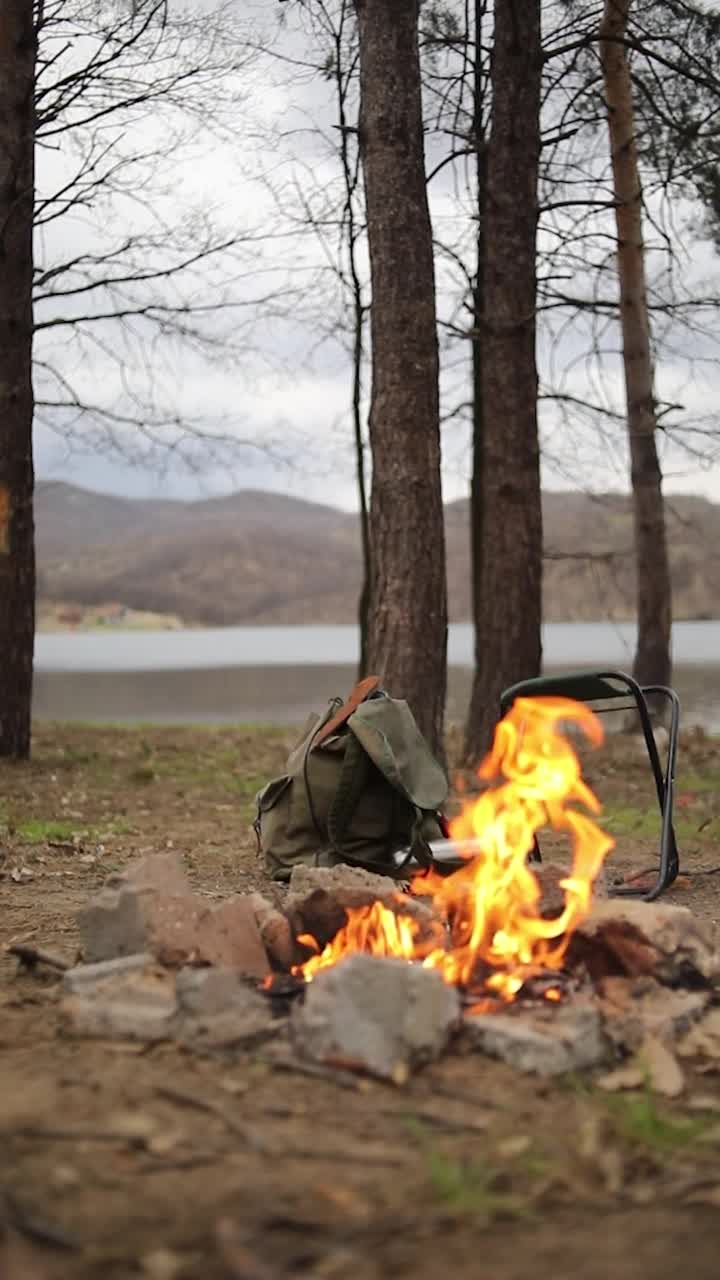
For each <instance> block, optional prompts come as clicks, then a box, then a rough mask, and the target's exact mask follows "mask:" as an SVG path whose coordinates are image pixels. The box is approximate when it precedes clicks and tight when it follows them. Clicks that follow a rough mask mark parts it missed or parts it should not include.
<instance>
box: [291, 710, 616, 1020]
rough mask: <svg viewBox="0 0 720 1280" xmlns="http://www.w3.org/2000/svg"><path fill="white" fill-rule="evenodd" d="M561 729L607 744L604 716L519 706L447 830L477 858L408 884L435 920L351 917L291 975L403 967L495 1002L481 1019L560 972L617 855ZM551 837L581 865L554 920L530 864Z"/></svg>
mask: <svg viewBox="0 0 720 1280" xmlns="http://www.w3.org/2000/svg"><path fill="white" fill-rule="evenodd" d="M565 726H574V727H576V729H577V730H579V731H580V732H581V733H582V734H583V735H584V736H585V737H586V738H587V740H588V741H589V742H590V743H592V744H593V745H594V746H599V745H600V744H601V743H602V740H603V730H602V726H601V724H600V721H599V720H598V718H597V716H596V715H594V713H593V712H592V711H590V710H589V708H588V707H586V706H585V705H583V704H581V703H578V702H574V701H571V700H570V699H567V698H552V697H544V698H519V699H517V700H516V702H515V703H514V704H513V706H512V708H511V710H510V711H509V712H508V714H507V715H506V716H505V718H504V719H503V720H502V721H501V722H500V724H499V725H498V727H497V730H496V734H495V740H494V743H493V747H492V750H491V751H490V753H489V755H488V756H487V757H486V759H485V760H484V761H483V763H482V764H481V766H480V769H479V774H480V777H481V778H482V779H483V780H484V781H486V782H488V783H490V784H491V785H490V786H489V787H488V789H487V790H485V791H484V792H483V793H482V794H481V795H480V796H479V798H477V799H476V800H474V801H472V802H470V803H468V804H467V805H466V806H465V807H464V808H463V811H462V812H461V814H460V815H459V817H458V818H457V819H456V820H455V821H454V822H453V823H452V824H451V837H452V838H453V839H454V840H457V841H459V842H463V846H464V847H465V848H468V847H469V848H471V849H472V850H474V851H476V852H474V855H469V856H468V857H467V859H466V861H465V863H464V865H463V866H461V867H460V868H459V869H458V870H457V871H455V872H454V873H453V874H451V875H449V876H445V877H443V876H441V875H439V874H438V873H437V872H434V871H430V872H426V873H422V874H419V875H417V876H416V877H415V878H414V880H413V882H412V886H411V893H412V895H413V896H416V897H418V898H420V899H423V900H425V901H429V902H430V903H431V904H432V915H431V916H430V918H429V920H428V919H423V918H418V917H417V916H411V915H408V914H404V913H403V911H402V910H394V909H393V908H392V907H391V906H387V905H384V904H383V903H382V902H373V903H370V904H368V905H366V906H362V907H357V908H350V909H348V911H347V923H346V924H345V925H344V926H343V927H342V928H341V929H340V930H339V931H338V933H337V934H336V935H335V937H334V938H332V939H331V940H330V941H329V942H328V943H327V945H326V946H325V947H324V948H321V947H320V946H319V945H318V942H317V940H316V938H315V937H313V936H312V934H309V933H303V934H301V935H300V936H299V937H298V942H299V943H300V944H301V945H302V946H304V947H305V948H308V949H310V950H311V951H312V952H313V953H314V954H312V955H311V956H310V957H309V958H308V959H306V960H305V961H304V963H302V964H299V965H297V966H295V967H294V969H293V972H294V973H295V974H296V975H297V976H299V977H302V978H304V979H305V981H306V982H311V981H312V980H313V978H314V977H315V976H316V975H317V974H318V973H319V972H321V971H322V970H324V969H328V968H330V967H332V966H334V965H336V964H338V963H339V962H340V961H341V960H343V959H344V958H346V957H347V956H349V955H351V954H355V953H358V952H364V953H368V954H370V955H375V956H386V957H396V958H399V959H404V960H407V961H409V962H413V963H416V964H419V965H422V966H423V967H424V968H426V969H435V970H437V971H438V973H439V974H440V975H441V977H442V978H443V979H444V981H445V982H446V983H448V984H449V985H452V986H456V987H459V988H461V989H462V990H463V991H464V992H466V993H474V994H476V995H477V996H478V997H481V996H490V997H492V999H491V1000H490V1001H486V1004H485V1005H483V1004H482V1003H481V1004H480V1005H479V1006H478V1010H479V1009H480V1008H483V1007H487V1008H491V1007H492V1005H493V1003H494V1002H496V1001H497V1000H498V999H499V1000H500V1001H503V1002H511V1001H514V1000H515V999H516V998H517V997H518V995H519V994H520V993H521V992H522V991H523V990H524V989H525V988H526V986H527V984H528V983H529V982H530V981H531V980H536V979H538V978H540V979H542V978H544V977H546V976H547V975H552V974H555V973H557V972H558V971H560V970H561V968H562V965H563V961H564V958H565V955H566V952H567V949H568V946H569V943H570V940H571V938H572V935H573V933H574V931H575V930H576V928H577V926H578V925H579V924H580V923H581V922H582V921H583V920H584V919H586V918H587V915H588V913H589V910H590V905H591V898H592V889H593V883H594V881H595V879H596V877H597V875H598V872H599V870H600V868H601V866H602V864H603V861H604V859H605V857H606V855H607V854H608V852H609V851H610V849H611V848H612V847H613V840H612V839H611V837H610V836H608V835H607V833H606V832H605V831H603V830H602V828H601V827H600V826H598V824H597V823H596V822H595V820H594V818H593V817H592V816H591V815H593V814H594V815H597V814H598V813H599V812H600V808H601V806H600V803H599V801H598V799H597V797H596V796H595V795H594V793H593V792H592V791H591V790H590V788H589V787H588V786H587V785H586V783H585V782H584V781H583V779H582V771H581V766H580V761H579V758H578V755H577V752H576V751H575V749H574V747H573V745H572V743H571V741H570V739H569V737H568V736H567V734H566V733H564V732H563V728H564V727H565ZM578 805H579V806H582V809H579V808H577V807H575V806H578ZM583 809H584V810H588V811H589V812H583V811H582V810H583ZM543 827H551V828H552V829H553V830H555V831H557V832H561V833H564V834H566V835H567V836H568V837H569V839H570V842H571V847H572V859H573V860H572V869H571V871H570V874H569V875H568V876H567V877H566V878H565V879H563V880H561V881H560V888H561V889H562V891H563V893H564V907H563V909H562V910H561V912H560V913H559V914H558V915H556V916H554V917H552V918H550V919H547V918H545V917H544V916H543V914H542V910H541V898H542V890H541V886H540V884H539V882H538V879H537V877H536V875H535V874H534V872H533V870H532V868H531V867H530V866H529V865H528V854H529V853H530V851H531V850H532V848H533V842H534V838H535V836H536V834H537V832H538V831H540V830H541V828H543ZM537 989H538V991H540V993H541V994H542V996H543V998H544V999H546V1000H550V1001H557V1000H559V999H561V995H562V993H561V989H560V987H558V986H557V985H554V984H552V983H551V984H549V985H548V984H547V983H546V984H545V985H542V984H540V986H538V988H537Z"/></svg>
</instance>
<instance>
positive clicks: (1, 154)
mask: <svg viewBox="0 0 720 1280" xmlns="http://www.w3.org/2000/svg"><path fill="white" fill-rule="evenodd" d="M34 81H35V31H34V26H33V2H32V0H1V3H0V655H1V660H0V756H16V757H25V756H27V755H29V752H30V704H31V698H32V664H33V644H34V634H35V546H34V544H35V540H34V524H33V460H32V419H33V394H32V375H31V357H32V324H33V317H32V280H33V256H32V226H33V203H34V190H33V189H34Z"/></svg>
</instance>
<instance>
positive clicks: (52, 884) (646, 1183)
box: [0, 725, 720, 1280]
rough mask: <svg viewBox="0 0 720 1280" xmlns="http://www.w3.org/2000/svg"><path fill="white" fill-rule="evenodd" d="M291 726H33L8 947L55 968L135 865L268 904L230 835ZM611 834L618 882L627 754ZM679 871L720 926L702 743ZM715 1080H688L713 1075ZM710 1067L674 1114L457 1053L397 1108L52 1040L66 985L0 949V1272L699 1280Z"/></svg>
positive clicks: (639, 850)
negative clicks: (165, 868) (156, 857)
mask: <svg viewBox="0 0 720 1280" xmlns="http://www.w3.org/2000/svg"><path fill="white" fill-rule="evenodd" d="M289 741H290V739H289V736H288V733H287V731H279V730H273V729H269V728H263V727H262V726H256V727H252V728H247V729H240V728H238V729H221V730H211V729H207V730H205V729H199V728H192V729H174V728H138V729H132V730H123V729H116V728H107V729H105V728H98V727H84V726H47V725H44V726H41V727H39V728H38V730H37V733H36V738H35V752H34V759H33V761H32V763H30V764H27V765H15V766H12V765H8V764H4V765H2V766H0V945H2V944H4V945H5V946H7V945H10V944H12V943H16V942H20V941H29V942H32V943H33V944H35V945H36V946H38V947H43V948H46V949H49V950H52V951H55V952H57V953H60V954H61V955H63V956H65V957H66V958H68V959H74V958H75V956H76V954H77V948H78V935H77V930H76V925H75V913H76V911H77V909H78V907H80V906H81V905H82V904H83V903H84V902H85V901H86V899H87V897H88V895H89V894H90V893H91V892H92V891H93V890H95V889H96V888H98V887H99V886H100V885H101V884H102V883H103V881H104V879H105V877H106V875H107V874H108V873H109V872H110V871H111V870H113V869H117V868H119V867H121V866H123V865H124V864H125V863H126V862H127V861H128V860H129V859H130V858H132V857H133V856H136V855H137V854H138V853H141V852H144V851H149V850H157V849H165V848H172V849H175V850H177V852H178V853H179V854H180V855H181V856H182V858H183V861H184V863H185V865H186V867H187V870H188V873H189V875H190V877H191V879H192V880H193V882H194V883H195V885H196V887H197V888H198V890H199V891H201V892H202V893H203V894H205V895H206V896H207V897H209V898H219V897H222V896H223V895H226V894H228V893H231V892H236V891H238V890H244V889H246V888H248V887H250V886H253V887H255V886H261V885H262V883H263V874H262V869H261V867H260V865H259V864H258V861H257V858H256V854H255V843H254V837H253V836H252V833H251V832H250V831H249V829H248V823H249V819H250V816H251V807H252V797H253V795H254V793H255V791H256V789H257V787H258V786H259V785H260V784H261V783H262V782H263V781H265V780H266V779H267V778H268V777H270V776H272V775H273V774H274V773H276V772H277V771H278V769H279V766H280V764H281V762H282V759H283V757H284V755H285V753H286V751H287V748H288V745H289ZM588 774H589V778H590V781H591V782H592V783H593V784H594V785H596V786H597V789H598V791H599V793H600V794H601V796H602V797H604V798H605V800H606V802H607V808H606V813H605V821H606V823H607V826H608V827H609V828H610V829H611V830H612V831H613V833H614V834H615V835H616V838H617V843H618V847H617V850H616V852H615V853H613V855H611V860H610V863H609V868H608V871H609V877H610V878H611V879H612V878H613V877H615V876H620V875H622V874H627V872H628V871H634V870H641V869H643V868H644V867H650V866H651V865H652V863H653V861H654V860H655V859H656V855H657V817H656V814H655V812H654V809H653V796H652V790H651V785H650V778H649V773H648V772H647V769H646V767H645V765H644V763H643V760H642V757H641V755H640V752H639V749H638V746H637V744H636V743H635V742H633V741H628V740H627V739H622V740H620V739H617V740H613V741H612V742H611V743H610V744H609V745H608V746H606V747H605V748H603V749H602V751H601V752H599V753H598V754H597V756H596V757H595V758H594V759H593V761H592V763H591V764H590V766H589V769H588ZM676 805H677V824H676V825H677V832H678V843H679V846H680V850H681V858H682V863H683V870H684V872H687V873H688V874H687V875H685V876H683V878H682V879H681V881H680V883H679V885H678V887H677V888H675V889H674V890H673V891H672V892H671V893H670V894H668V900H670V901H674V902H681V903H683V904H685V905H687V906H689V907H691V908H692V909H693V910H694V911H696V912H697V913H698V914H699V915H702V916H704V917H706V918H708V919H710V920H712V921H713V922H715V924H717V922H718V921H720V742H717V741H712V740H709V739H707V738H705V737H703V736H702V735H700V734H696V735H692V736H689V737H687V738H686V739H685V740H684V741H683V743H682V750H681V755H680V769H679V777H678V785H677V799H676ZM706 1065H707V1064H706ZM718 1207H720V1063H719V1064H718V1071H717V1072H716V1073H714V1072H708V1071H707V1070H706V1069H705V1068H703V1069H702V1071H701V1069H700V1064H692V1063H691V1064H689V1066H688V1068H687V1088H686V1091H685V1094H684V1095H683V1097H682V1098H681V1099H680V1100H679V1101H678V1102H675V1103H668V1102H664V1101H661V1100H658V1099H657V1098H655V1097H653V1096H652V1095H651V1094H649V1093H647V1092H646V1091H639V1092H636V1093H631V1094H624V1095H621V1096H620V1095H612V1096H609V1095H606V1094H605V1093H603V1092H602V1091H601V1090H600V1089H598V1088H597V1087H595V1086H594V1084H593V1081H592V1079H583V1080H579V1079H570V1080H568V1079H561V1080H555V1081H552V1082H551V1083H547V1082H538V1081H537V1080H534V1079H531V1078H527V1077H522V1076H519V1075H516V1074H514V1073H512V1072H511V1071H510V1070H509V1069H508V1068H506V1067H503V1066H501V1065H499V1064H497V1063H494V1062H491V1061H489V1060H487V1059H485V1058H483V1057H480V1056H478V1055H466V1056H457V1055H455V1056H449V1057H447V1058H446V1059H445V1060H444V1061H443V1062H441V1063H439V1064H436V1065H434V1066H432V1067H430V1068H427V1069H426V1070H425V1071H424V1072H421V1073H419V1074H418V1075H417V1076H415V1077H414V1079H413V1080H412V1081H411V1083H410V1084H409V1085H408V1086H407V1087H405V1088H404V1089H402V1090H398V1089H396V1088H394V1087H391V1086H387V1085H383V1084H381V1083H377V1082H374V1081H368V1080H362V1079H358V1080H354V1079H352V1078H346V1077H344V1076H341V1075H338V1074H337V1073H332V1072H330V1073H327V1076H323V1075H322V1073H321V1074H320V1075H319V1076H318V1077H313V1076H309V1075H306V1074H303V1073H302V1072H301V1071H299V1070H298V1071H297V1072H296V1071H280V1070H278V1068H277V1066H275V1065H273V1064H272V1063H271V1062H270V1061H269V1060H268V1059H267V1058H264V1057H263V1053H262V1051H261V1050H255V1051H254V1052H252V1053H246V1054H244V1055H242V1056H233V1055H231V1054H227V1055H217V1056H214V1057H200V1056H197V1055H195V1054H191V1053H189V1052H186V1051H181V1050H179V1049H178V1048H177V1047H174V1046H172V1045H168V1044H161V1045H155V1046H152V1047H151V1048H149V1049H146V1048H144V1047H142V1046H138V1045H136V1044H132V1043H106V1042H97V1041H95V1042H91V1041H80V1040H73V1039H70V1038H67V1037H64V1036H63V1035H61V1034H60V1031H59V1028H58V1016H57V981H56V979H55V978H54V977H53V976H52V974H50V973H48V972H47V971H44V970H43V971H36V972H34V973H29V972H27V971H24V970H21V969H19V968H18V965H17V961H16V960H15V959H14V958H13V957H11V956H9V955H7V953H3V952H0V1224H4V1227H5V1236H4V1243H0V1278H1V1280H90V1278H91V1277H92V1278H93V1280H95V1278H99V1277H101V1276H102V1277H103V1280H125V1277H128V1278H130V1277H136V1276H141V1277H142V1276H147V1277H151V1278H155V1280H176V1278H177V1280H221V1278H223V1280H276V1278H278V1280H279V1278H281V1277H285V1276H290V1275H302V1276H308V1277H317V1280H334V1277H342V1280H345V1277H346V1276H348V1275H352V1276H353V1277H354V1280H384V1278H385V1277H390V1276H392V1277H397V1276H413V1277H415V1278H417V1280H431V1277H432V1278H433V1280H434V1278H435V1277H436V1276H437V1275H438V1274H439V1273H440V1271H441V1269H442V1271H443V1272H446V1273H448V1274H450V1273H452V1274H453V1276H455V1277H457V1280H466V1278H467V1280H475V1278H476V1277H479V1278H481V1280H521V1278H522V1280H526V1278H527V1277H528V1276H529V1275H534V1274H543V1273H545V1274H552V1275H553V1277H554V1280H571V1278H572V1280H575V1278H581V1280H606V1278H607V1277H610V1276H612V1277H613V1278H614V1280H641V1278H642V1280H644V1278H645V1277H653V1280H676V1276H677V1271H678V1267H679V1266H682V1268H683V1270H684V1272H685V1273H686V1274H687V1275H690V1276H693V1277H694V1280H711V1277H712V1280H715V1277H716V1276H717V1275H718V1272H719V1270H720V1261H719V1259H718V1251H719V1249H720V1225H719V1223H720V1219H719V1216H718Z"/></svg>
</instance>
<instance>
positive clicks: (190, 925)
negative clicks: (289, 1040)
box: [78, 884, 269, 978]
mask: <svg viewBox="0 0 720 1280" xmlns="http://www.w3.org/2000/svg"><path fill="white" fill-rule="evenodd" d="M78 924H79V926H80V933H81V936H82V940H83V947H84V952H85V958H86V959H87V960H88V961H89V962H91V963H92V962H95V961H100V960H113V959H115V958H117V957H119V956H129V955H135V954H137V953H139V952H143V951H151V952H152V954H153V955H154V956H156V958H157V959H158V960H160V961H161V962H162V963H163V964H168V965H182V964H187V963H195V964H214V965H221V966H226V967H228V968H234V969H238V970H239V971H240V972H242V973H244V974H247V975H248V976H249V977H253V978H262V977H264V976H265V975H266V974H267V972H268V970H269V964H268V959H267V955H266V952H265V948H264V946H263V944H262V939H261V938H260V931H259V929H258V926H257V923H256V920H255V914H254V912H253V909H252V905H251V903H250V902H249V900H248V899H247V898H245V897H242V896H238V897H235V898H228V899H226V900H225V901H224V902H220V903H218V904H217V905H216V906H210V905H209V904H208V903H207V902H206V901H205V900H204V899H202V898H200V897H198V896H197V895H196V894H192V893H163V892H160V891H158V890H157V889H155V888H152V887H150V886H146V887H138V886H136V885H134V884H123V885H121V886H120V887H118V888H112V887H105V888H104V889H102V890H101V891H100V893H99V894H97V895H96V896H95V898H93V899H92V900H91V901H90V902H89V903H88V905H87V906H86V907H84V908H83V910H82V911H80V912H79V913H78Z"/></svg>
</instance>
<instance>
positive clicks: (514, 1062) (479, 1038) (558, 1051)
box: [463, 1006, 613, 1076]
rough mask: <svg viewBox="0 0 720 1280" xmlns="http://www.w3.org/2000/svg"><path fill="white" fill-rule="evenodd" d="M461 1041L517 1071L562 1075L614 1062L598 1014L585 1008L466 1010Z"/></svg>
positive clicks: (543, 1074) (610, 1047) (542, 1074)
mask: <svg viewBox="0 0 720 1280" xmlns="http://www.w3.org/2000/svg"><path fill="white" fill-rule="evenodd" d="M463 1040H464V1042H465V1043H466V1044H467V1045H469V1046H470V1047H471V1048H473V1049H479V1050H480V1052H481V1053H486V1054H487V1055H488V1057H490V1058H499V1059H500V1061H501V1062H506V1063H507V1064H508V1066H510V1067H515V1068H517V1070H518V1071H527V1072H534V1073H535V1074H536V1075H540V1076H556V1075H564V1074H565V1073H566V1072H569V1071H582V1070H587V1068H589V1067H596V1066H600V1065H601V1064H605V1063H608V1062H611V1061H612V1058H613V1048H612V1045H611V1044H610V1041H609V1040H608V1039H607V1038H606V1037H605V1035H604V1034H603V1029H602V1022H601V1018H600V1015H599V1013H598V1012H597V1011H596V1010H595V1009H592V1008H590V1007H588V1006H579V1007H578V1006H574V1007H569V1008H567V1009H563V1008H553V1009H551V1010H548V1011H547V1015H546V1014H545V1011H544V1010H543V1011H538V1012H535V1011H533V1012H526V1011H525V1010H524V1009H521V1008H519V1007H517V1008H516V1009H515V1010H514V1011H513V1012H512V1013H507V1014H503V1013H500V1014H495V1013H492V1014H479V1015H478V1014H470V1015H467V1016H466V1017H465V1020H464V1029H463Z"/></svg>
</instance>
